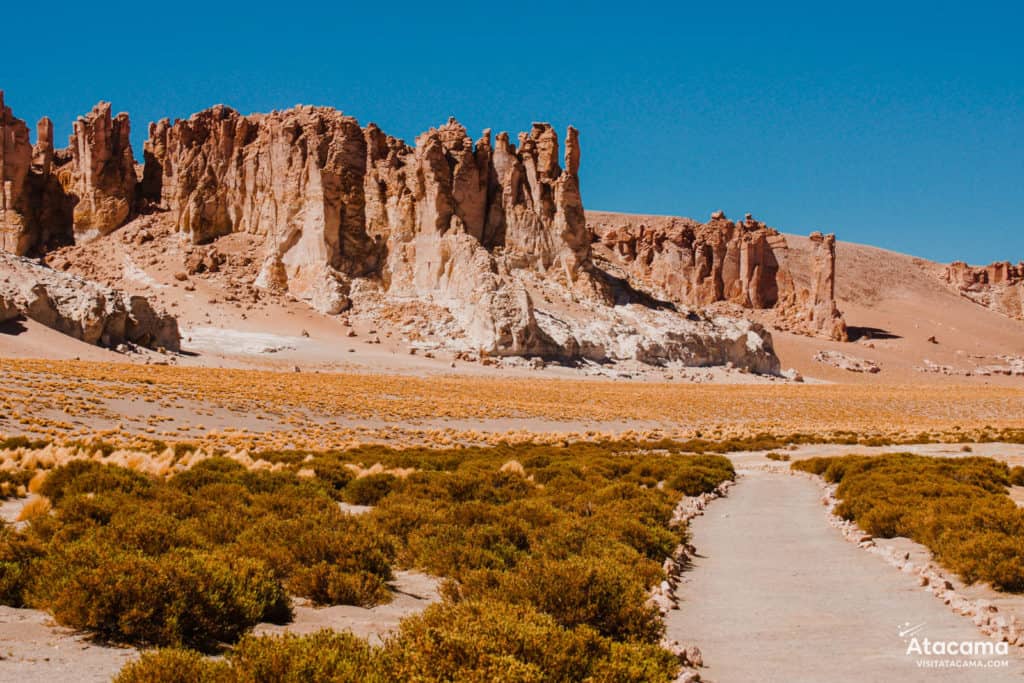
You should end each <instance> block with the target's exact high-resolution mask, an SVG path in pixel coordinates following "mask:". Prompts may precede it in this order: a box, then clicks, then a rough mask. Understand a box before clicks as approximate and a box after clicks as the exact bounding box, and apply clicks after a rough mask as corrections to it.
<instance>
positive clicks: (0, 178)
mask: <svg viewBox="0 0 1024 683" xmlns="http://www.w3.org/2000/svg"><path fill="white" fill-rule="evenodd" d="M31 167H32V145H31V143H30V142H29V131H28V126H26V125H25V122H24V121H22V120H21V119H18V118H15V117H14V114H13V113H12V112H11V109H10V107H7V106H6V105H5V104H4V94H3V91H0V249H2V250H3V251H6V252H9V253H13V254H24V253H25V252H26V251H28V249H29V248H30V247H31V246H32V239H33V235H32V207H31V204H30V203H29V193H28V191H27V190H28V188H27V180H28V174H29V171H30V170H31Z"/></svg>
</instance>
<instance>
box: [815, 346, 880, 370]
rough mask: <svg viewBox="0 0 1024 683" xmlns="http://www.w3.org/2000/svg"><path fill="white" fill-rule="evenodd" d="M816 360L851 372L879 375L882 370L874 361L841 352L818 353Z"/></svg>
mask: <svg viewBox="0 0 1024 683" xmlns="http://www.w3.org/2000/svg"><path fill="white" fill-rule="evenodd" d="M814 360H816V361H818V362H819V363H824V364H825V365H831V366H832V367H836V368H839V369H840V370H848V371H849V372H866V373H877V372H881V370H882V368H881V367H880V366H879V365H878V363H876V362H875V361H873V360H867V359H865V358H857V357H856V356H851V355H849V354H846V353H842V352H841V351H818V352H817V353H816V354H814Z"/></svg>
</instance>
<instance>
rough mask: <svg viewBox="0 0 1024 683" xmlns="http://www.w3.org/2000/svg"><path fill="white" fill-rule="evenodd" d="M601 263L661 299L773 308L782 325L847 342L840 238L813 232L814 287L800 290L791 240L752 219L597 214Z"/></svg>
mask: <svg viewBox="0 0 1024 683" xmlns="http://www.w3.org/2000/svg"><path fill="white" fill-rule="evenodd" d="M591 228H592V229H593V230H594V233H595V238H596V244H595V248H597V249H598V252H597V255H598V258H599V259H600V260H601V261H603V262H604V263H606V264H607V266H608V267H609V268H610V269H611V270H613V271H615V272H617V273H619V274H620V275H621V276H622V277H623V278H624V279H626V280H627V281H628V282H629V283H630V285H631V286H632V287H634V288H635V289H638V290H640V291H643V292H646V293H648V294H650V295H651V296H653V297H655V298H657V299H661V300H662V301H666V302H671V303H674V304H677V305H680V306H688V307H689V306H695V307H703V306H708V305H710V304H713V303H715V302H727V303H731V304H735V305H737V306H739V307H742V308H750V309H775V312H776V322H777V323H778V324H779V325H780V327H784V328H787V329H793V330H795V331H800V332H804V333H808V334H813V335H817V336H823V337H825V338H828V339H835V340H846V339H847V334H846V325H845V323H844V322H843V319H842V314H840V313H839V311H838V310H837V309H836V305H835V292H834V289H835V287H834V284H835V238H834V236H832V235H829V236H827V237H825V236H822V235H821V234H820V233H814V235H812V236H811V240H812V242H813V243H814V245H815V247H814V255H813V264H814V265H813V268H814V270H813V274H812V278H811V287H810V289H809V290H807V291H803V290H801V291H797V289H796V287H795V285H794V282H793V277H792V274H791V273H790V272H789V269H788V268H787V266H786V263H785V261H786V259H785V253H786V250H787V249H788V247H787V244H786V238H785V237H784V236H783V235H782V234H781V233H779V232H778V231H777V230H774V229H773V228H770V227H768V226H767V225H765V224H764V223H762V222H760V221H756V220H754V219H753V217H751V216H750V214H747V216H746V218H745V219H744V220H742V221H736V222H733V221H730V220H728V219H727V218H726V217H725V215H724V214H723V213H722V212H721V211H717V212H715V213H714V214H713V215H712V216H711V220H709V221H708V222H707V223H698V222H696V221H694V220H692V219H689V218H677V217H672V216H643V217H631V216H623V215H614V214H594V215H593V219H592V220H591Z"/></svg>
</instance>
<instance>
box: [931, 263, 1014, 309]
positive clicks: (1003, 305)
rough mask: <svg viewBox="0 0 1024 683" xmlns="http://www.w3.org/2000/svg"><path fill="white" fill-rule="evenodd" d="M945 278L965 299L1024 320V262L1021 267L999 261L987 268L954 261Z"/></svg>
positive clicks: (947, 268) (948, 267) (945, 272)
mask: <svg viewBox="0 0 1024 683" xmlns="http://www.w3.org/2000/svg"><path fill="white" fill-rule="evenodd" d="M942 279H943V280H944V281H945V282H947V283H949V284H950V285H952V286H953V287H954V288H955V289H956V291H957V292H959V293H960V295H961V296H963V297H965V298H967V299H970V300H971V301H973V302H975V303H977V304H980V305H982V306H984V307H986V308H989V309H992V310H993V311H996V312H998V313H1002V314H1003V315H1005V316H1009V317H1011V318H1017V319H1020V320H1024V261H1022V262H1020V263H1018V264H1017V265H1013V264H1012V263H1010V262H1009V261H997V262H996V263H992V264H989V265H987V266H969V265H967V264H966V263H964V262H963V261H954V262H953V263H951V264H949V265H948V266H946V268H945V270H944V271H943V273H942Z"/></svg>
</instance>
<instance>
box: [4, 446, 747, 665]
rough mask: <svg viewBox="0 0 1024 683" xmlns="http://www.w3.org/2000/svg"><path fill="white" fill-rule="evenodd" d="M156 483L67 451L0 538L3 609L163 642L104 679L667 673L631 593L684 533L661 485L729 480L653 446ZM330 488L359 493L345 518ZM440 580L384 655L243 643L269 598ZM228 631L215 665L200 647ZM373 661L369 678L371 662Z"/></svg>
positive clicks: (372, 597)
mask: <svg viewBox="0 0 1024 683" xmlns="http://www.w3.org/2000/svg"><path fill="white" fill-rule="evenodd" d="M261 457H262V458H263V459H265V460H268V461H270V462H272V463H275V467H274V468H273V469H271V470H259V471H248V470H246V469H244V468H243V467H241V466H240V465H239V464H237V463H236V462H234V461H231V460H228V459H224V458H212V459H208V460H204V461H202V462H200V463H198V464H196V465H195V466H193V467H192V468H191V469H189V470H186V471H183V472H180V473H178V474H176V475H174V476H171V477H169V478H166V479H161V478H156V477H150V476H147V475H143V474H139V473H136V472H133V471H131V470H127V469H123V468H119V467H115V466H110V465H102V464H97V463H96V462H87V461H78V462H74V463H71V464H69V465H66V466H63V467H61V468H58V469H56V470H53V471H51V472H50V473H49V475H48V476H47V477H46V479H45V480H44V481H43V483H42V485H41V486H40V489H39V491H40V493H41V494H42V495H44V496H46V497H47V498H48V499H49V500H50V501H51V502H52V504H53V511H52V513H51V514H49V515H41V516H39V517H35V518H33V520H32V521H31V523H30V524H29V525H28V527H27V529H26V530H24V531H23V532H14V531H12V530H9V529H5V530H4V533H3V534H2V535H0V572H2V574H0V591H2V599H3V600H4V602H7V603H8V604H30V605H33V606H36V607H41V608H44V609H48V610H50V611H51V612H52V613H53V615H54V617H55V618H56V619H57V621H59V622H60V623H62V624H66V625H69V626H73V627H77V628H83V629H86V630H88V631H90V632H92V633H94V634H96V635H98V636H100V637H102V638H105V639H108V640H113V641H122V642H128V643H134V644H141V645H150V646H163V647H167V646H170V649H164V650H158V651H155V652H153V653H151V654H148V655H146V656H145V657H144V658H143V659H142V660H140V662H139V663H137V664H135V665H133V666H131V667H129V668H127V669H126V670H125V672H124V673H123V675H122V680H126V681H133V680H155V681H160V680H183V679H189V680H209V681H219V680H244V681H256V680H279V681H290V680H296V681H298V680H325V681H326V680H332V681H334V680H353V681H355V680H405V679H407V678H409V677H410V676H413V675H414V674H415V675H414V677H418V678H420V679H421V680H452V679H459V680H465V679H471V680H491V679H494V678H499V679H514V680H580V679H583V678H589V679H590V680H609V681H611V680H627V681H628V680H666V679H668V678H670V675H671V673H672V672H673V671H674V670H675V667H676V662H675V660H674V659H673V658H672V657H671V655H670V654H669V653H667V652H665V651H664V650H663V649H661V648H660V646H659V645H658V642H659V639H660V637H661V636H662V634H663V629H664V625H663V622H662V620H661V619H660V616H659V614H658V612H657V610H656V609H655V608H653V607H652V606H649V605H648V604H647V591H648V589H649V588H650V587H651V586H652V585H654V584H656V583H658V582H660V581H661V580H662V579H663V578H664V575H663V570H662V562H663V561H664V558H665V557H666V556H667V555H669V554H670V553H671V552H672V551H673V549H674V548H675V547H676V546H677V545H678V544H679V543H681V542H683V541H684V540H685V533H686V532H685V529H683V528H678V527H675V526H673V525H672V523H671V521H672V513H673V510H674V506H675V504H676V502H677V501H678V499H679V497H680V496H681V495H684V494H685V495H699V494H701V493H706V492H709V491H712V490H713V489H714V488H715V487H717V486H718V485H719V484H721V483H722V482H723V481H725V480H728V479H731V478H733V477H734V476H735V473H734V471H733V468H732V465H731V463H730V462H729V460H728V459H726V458H724V457H722V456H719V455H711V454H707V455H691V454H686V453H685V447H684V446H682V445H680V444H673V443H672V442H658V443H656V444H644V443H636V442H599V443H583V444H573V445H567V446H540V445H530V444H518V445H506V444H503V445H500V446H497V447H490V448H455V449H450V450H446V451H438V450H433V449H426V448H423V449H405V450H392V449H388V448H383V447H379V446H366V447H362V448H357V449H354V450H350V451H344V452H320V453H304V452H295V451H282V452H275V453H264V454H261ZM339 502H347V503H353V504H359V505H372V506H373V509H372V510H371V511H370V512H369V513H367V514H362V515H359V516H353V515H349V514H346V513H345V512H343V511H342V509H341V508H340V506H339ZM392 565H396V566H402V567H406V568H410V569H418V570H421V571H425V572H429V573H431V574H434V575H436V576H440V577H444V578H445V579H446V583H445V585H444V589H443V595H444V600H443V601H442V603H441V604H440V605H437V606H435V607H432V608H431V609H429V610H428V611H427V612H425V613H424V614H422V615H420V616H417V617H414V618H410V619H406V620H404V621H403V623H402V626H401V630H400V631H399V632H398V634H397V635H395V636H394V637H393V638H391V639H390V640H388V641H387V642H386V644H385V645H384V646H383V647H382V648H376V649H371V648H370V647H369V646H368V645H367V644H366V643H365V642H364V641H362V640H359V639H355V638H352V637H351V636H344V635H339V634H331V633H323V634H318V635H316V636H304V637H297V636H289V637H284V638H250V637H245V633H246V632H247V631H248V630H249V629H250V628H251V627H252V626H253V625H255V624H256V623H259V622H261V621H277V622H281V621H285V620H287V619H288V618H289V616H290V614H289V606H288V596H289V595H299V596H304V597H306V598H309V599H310V600H312V601H314V602H315V603H319V604H355V605H361V606H372V605H375V604H378V603H380V602H384V601H386V600H387V599H389V596H390V592H389V590H388V588H387V585H386V582H387V581H388V580H389V579H390V577H391V566H392ZM236 642H237V643H238V644H237V645H236V646H234V647H233V648H231V650H230V651H229V655H228V659H227V662H224V661H219V662H214V661H207V660H205V659H202V658H200V657H198V656H197V655H195V654H194V653H190V652H189V651H188V650H197V651H201V652H210V651H213V650H216V649H218V646H219V645H220V644H224V643H236ZM380 672H384V673H383V674H381V673H380Z"/></svg>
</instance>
